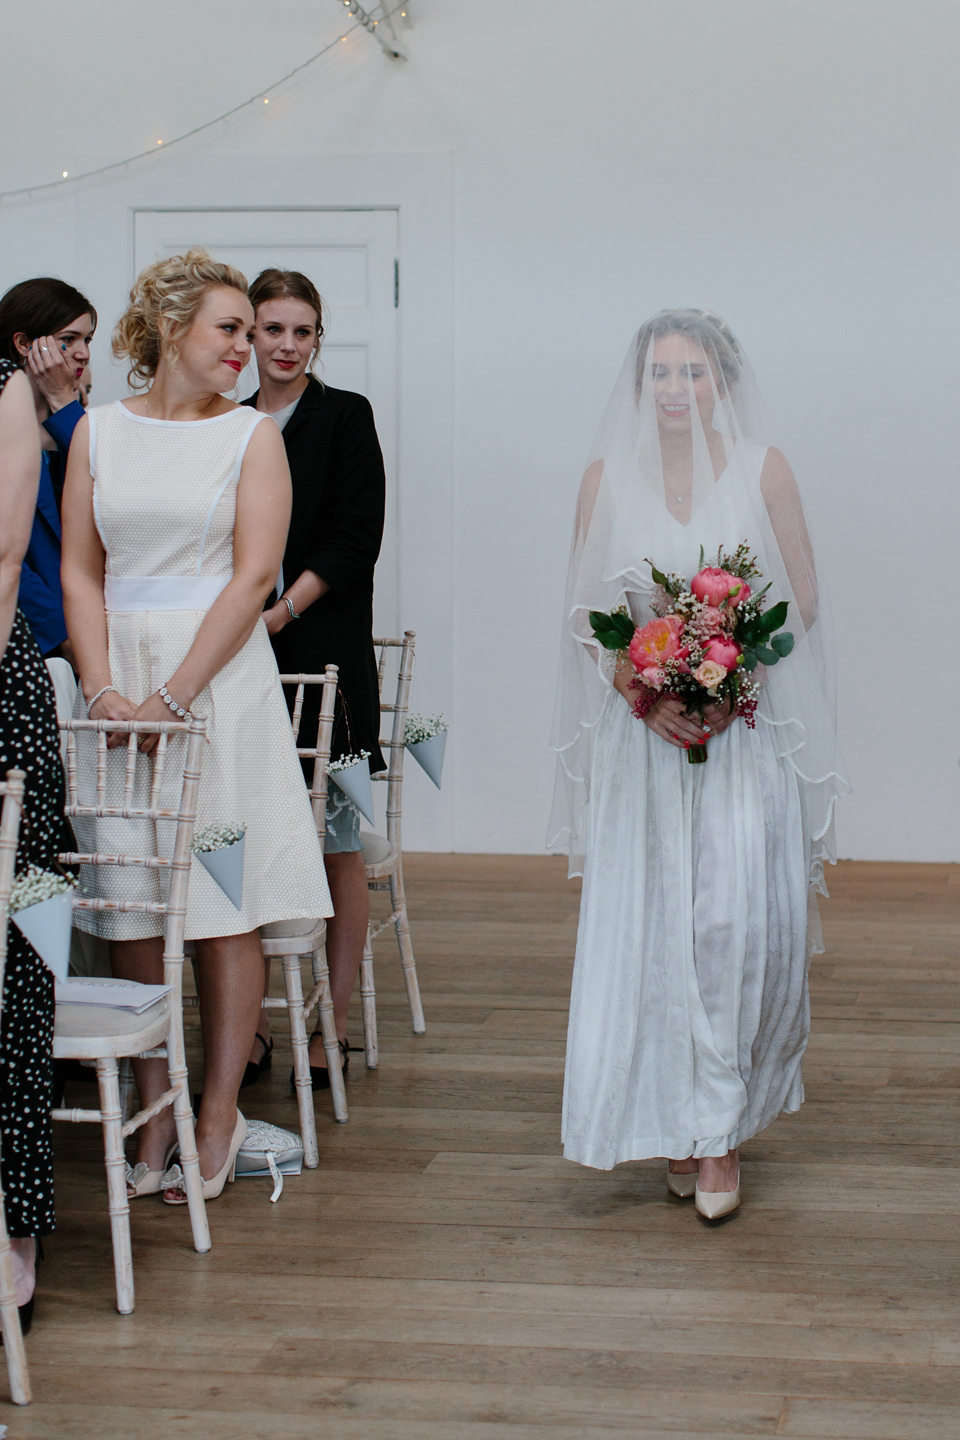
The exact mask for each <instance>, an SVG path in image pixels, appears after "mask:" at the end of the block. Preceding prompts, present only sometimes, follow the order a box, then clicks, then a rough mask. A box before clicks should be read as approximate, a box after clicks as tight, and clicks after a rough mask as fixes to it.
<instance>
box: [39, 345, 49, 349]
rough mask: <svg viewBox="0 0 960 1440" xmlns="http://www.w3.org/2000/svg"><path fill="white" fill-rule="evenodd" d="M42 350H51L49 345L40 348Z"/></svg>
mask: <svg viewBox="0 0 960 1440" xmlns="http://www.w3.org/2000/svg"><path fill="white" fill-rule="evenodd" d="M40 349H41V350H47V349H49V347H48V346H47V345H41V346H40Z"/></svg>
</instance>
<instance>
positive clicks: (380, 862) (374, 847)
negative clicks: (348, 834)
mask: <svg viewBox="0 0 960 1440" xmlns="http://www.w3.org/2000/svg"><path fill="white" fill-rule="evenodd" d="M360 840H361V842H362V844H363V864H364V868H365V869H366V872H367V877H368V879H372V880H377V879H379V878H380V877H381V876H385V875H389V874H391V873H392V871H394V870H395V869H396V868H397V862H398V860H399V859H400V852H399V851H398V850H397V847H396V846H395V845H391V844H390V841H389V840H388V839H387V838H386V836H385V835H376V834H374V832H373V831H372V830H361V831H360Z"/></svg>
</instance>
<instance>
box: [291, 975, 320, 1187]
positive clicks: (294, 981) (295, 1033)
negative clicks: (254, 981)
mask: <svg viewBox="0 0 960 1440" xmlns="http://www.w3.org/2000/svg"><path fill="white" fill-rule="evenodd" d="M283 978H284V982H285V984H286V991H287V1016H288V1018H289V1020H290V1044H291V1045H292V1047H293V1081H294V1086H295V1088H296V1092H297V1108H298V1110H299V1112H300V1133H301V1136H302V1138H303V1163H304V1165H306V1167H307V1169H308V1170H316V1168H317V1166H318V1165H319V1164H320V1152H319V1151H318V1149H317V1122H316V1117H315V1116H314V1113H313V1089H312V1087H311V1085H310V1057H309V1054H308V1042H307V1027H306V1025H305V1024H304V1021H303V984H302V981H301V978H300V957H299V955H284V957H283Z"/></svg>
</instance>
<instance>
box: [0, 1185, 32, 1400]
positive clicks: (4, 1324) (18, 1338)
mask: <svg viewBox="0 0 960 1440" xmlns="http://www.w3.org/2000/svg"><path fill="white" fill-rule="evenodd" d="M0 1332H2V1334H3V1348H4V1353H5V1354H6V1357H7V1375H8V1377H9V1380H10V1395H11V1398H12V1400H13V1403H14V1405H29V1404H30V1401H31V1400H32V1398H33V1396H32V1395H31V1393H30V1375H29V1372H28V1371H27V1352H26V1350H25V1349H24V1344H23V1332H22V1331H21V1329H20V1316H19V1314H18V1313H17V1292H16V1287H15V1285H14V1279H13V1256H12V1255H11V1253H10V1239H9V1237H8V1235H7V1220H6V1213H5V1211H4V1206H3V1195H2V1193H0Z"/></svg>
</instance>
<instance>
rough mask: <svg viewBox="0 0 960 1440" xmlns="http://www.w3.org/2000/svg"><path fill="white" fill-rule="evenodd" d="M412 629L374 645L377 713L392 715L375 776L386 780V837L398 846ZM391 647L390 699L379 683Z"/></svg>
mask: <svg viewBox="0 0 960 1440" xmlns="http://www.w3.org/2000/svg"><path fill="white" fill-rule="evenodd" d="M416 638H417V636H416V631H415V630H405V631H404V632H403V635H402V637H397V638H394V637H385V638H383V639H375V640H374V642H373V643H374V645H375V646H377V647H379V649H380V658H379V663H378V666H377V674H378V676H379V677H380V686H381V690H380V713H381V715H392V716H393V723H392V725H391V726H390V734H389V736H387V737H381V739H380V747H381V749H382V750H385V751H386V752H387V773H386V776H383V775H379V776H376V777H375V778H376V779H378V780H381V781H382V780H384V779H385V780H386V785H387V839H388V840H389V841H390V843H391V845H395V846H396V847H397V849H398V850H399V849H400V830H401V824H402V810H403V806H402V791H403V759H404V754H405V750H406V746H405V741H404V734H405V731H406V728H407V713H408V711H409V709H410V686H411V684H412V683H413V664H414V650H415V645H416ZM391 650H399V651H400V655H399V657H398V665H397V687H396V691H395V692H394V697H393V699H392V700H386V701H385V700H384V698H383V683H384V679H385V677H386V665H387V656H388V655H389V653H390V651H391Z"/></svg>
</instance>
